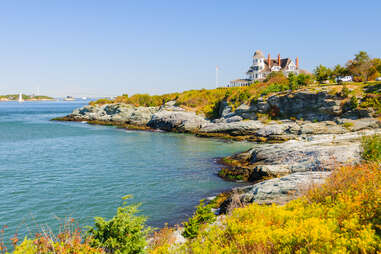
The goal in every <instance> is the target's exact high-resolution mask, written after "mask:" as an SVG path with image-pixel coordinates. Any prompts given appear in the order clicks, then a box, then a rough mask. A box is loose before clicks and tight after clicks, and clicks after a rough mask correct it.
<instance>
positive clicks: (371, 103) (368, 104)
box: [360, 94, 381, 114]
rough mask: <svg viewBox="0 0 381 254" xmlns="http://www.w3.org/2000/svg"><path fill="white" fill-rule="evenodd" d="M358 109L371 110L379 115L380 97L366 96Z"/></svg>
mask: <svg viewBox="0 0 381 254" xmlns="http://www.w3.org/2000/svg"><path fill="white" fill-rule="evenodd" d="M360 107H361V108H373V109H374V110H375V111H376V113H378V114H381V95H371V94H368V95H367V96H365V98H364V99H363V101H362V102H361V103H360Z"/></svg>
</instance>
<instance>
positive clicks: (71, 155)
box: [0, 102, 250, 238]
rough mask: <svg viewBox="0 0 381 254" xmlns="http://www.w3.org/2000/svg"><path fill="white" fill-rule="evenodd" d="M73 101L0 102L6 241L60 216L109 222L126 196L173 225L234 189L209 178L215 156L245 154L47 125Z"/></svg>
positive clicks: (219, 146)
mask: <svg viewBox="0 0 381 254" xmlns="http://www.w3.org/2000/svg"><path fill="white" fill-rule="evenodd" d="M82 105H84V103H78V102H25V103H21V104H19V103H17V102H1V103H0V198H1V201H0V226H2V225H5V224H6V225H8V227H9V228H8V229H7V230H6V234H5V238H9V236H11V235H12V234H14V233H15V232H18V233H19V235H24V234H25V233H31V232H34V231H35V230H36V228H40V227H41V226H42V225H49V227H51V228H52V229H53V230H54V229H57V228H58V225H60V224H61V223H62V222H63V221H62V219H64V218H65V217H73V218H75V220H76V222H77V223H79V225H81V226H82V225H92V223H93V217H94V216H102V217H107V218H110V217H112V216H113V215H114V214H115V211H116V208H117V207H118V206H120V205H121V203H122V200H121V197H123V196H124V195H126V194H132V195H133V196H134V199H133V200H132V201H133V202H141V203H142V206H141V209H142V210H143V211H142V213H143V214H144V215H146V216H147V217H148V224H149V225H151V226H155V227H159V226H162V225H163V224H164V223H165V222H169V223H170V224H173V223H179V222H181V221H183V220H184V219H185V218H186V217H187V216H189V215H191V214H192V212H193V207H194V206H195V205H197V204H198V201H199V200H200V199H202V198H204V197H207V196H210V195H214V194H216V193H218V192H219V191H222V190H225V189H229V188H231V187H233V186H237V183H231V182H226V181H223V180H221V179H220V178H218V177H217V176H216V175H215V174H216V172H217V170H218V165H216V164H215V161H214V158H216V157H220V156H226V155H230V154H232V153H235V152H240V151H244V150H247V149H248V148H249V146H250V145H249V144H246V143H225V142H222V141H216V140H211V139H202V138H197V137H194V136H191V135H183V134H171V133H151V132H139V131H126V130H123V129H117V128H113V127H105V126H91V125H87V124H84V123H72V122H53V121H49V119H51V118H54V117H57V116H63V115H66V114H68V113H70V112H71V111H72V110H73V109H74V108H77V107H80V106H82Z"/></svg>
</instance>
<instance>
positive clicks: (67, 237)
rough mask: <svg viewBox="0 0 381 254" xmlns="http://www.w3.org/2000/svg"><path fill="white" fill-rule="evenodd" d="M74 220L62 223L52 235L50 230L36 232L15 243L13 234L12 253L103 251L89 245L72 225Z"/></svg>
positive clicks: (93, 253) (59, 253) (66, 253)
mask: <svg viewBox="0 0 381 254" xmlns="http://www.w3.org/2000/svg"><path fill="white" fill-rule="evenodd" d="M73 222H74V220H73V219H71V220H69V221H68V222H66V223H65V224H64V226H63V227H62V228H63V230H62V231H61V232H60V233H59V234H57V235H54V234H53V233H51V232H50V231H44V230H43V233H41V234H36V236H35V238H34V239H28V238H27V237H25V238H24V240H23V241H22V242H21V243H20V244H19V245H17V242H18V239H17V236H15V237H14V238H13V239H12V241H13V244H14V246H15V250H14V252H13V253H14V254H39V253H56V254H72V253H86V254H87V253H88V254H96V253H104V251H103V250H102V249H101V248H94V247H92V246H90V244H89V239H84V238H83V236H82V234H81V231H80V229H79V228H74V227H73Z"/></svg>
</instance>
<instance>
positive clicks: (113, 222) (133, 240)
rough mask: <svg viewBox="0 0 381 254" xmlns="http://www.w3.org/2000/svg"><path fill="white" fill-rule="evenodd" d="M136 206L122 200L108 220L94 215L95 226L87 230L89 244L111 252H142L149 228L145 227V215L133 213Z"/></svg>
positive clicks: (136, 210)
mask: <svg viewBox="0 0 381 254" xmlns="http://www.w3.org/2000/svg"><path fill="white" fill-rule="evenodd" d="M129 197H130V196H126V197H124V199H127V198H129ZM138 207H139V204H135V205H126V202H124V203H123V206H122V207H119V208H118V209H117V213H116V215H115V216H114V217H113V218H112V219H110V220H109V221H106V220H105V219H104V218H101V217H96V218H95V226H94V227H90V228H89V230H88V234H89V236H90V239H91V240H90V244H91V245H92V246H93V247H97V248H103V249H105V250H107V251H111V252H113V253H143V252H144V248H145V247H146V237H147V235H148V233H149V232H150V228H146V227H145V221H146V219H145V217H142V216H136V215H135V214H136V213H137V212H138Z"/></svg>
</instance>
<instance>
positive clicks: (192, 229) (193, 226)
mask: <svg viewBox="0 0 381 254" xmlns="http://www.w3.org/2000/svg"><path fill="white" fill-rule="evenodd" d="M215 220H216V215H215V214H214V213H213V212H212V204H207V205H206V204H205V201H204V200H201V201H200V204H199V205H198V206H197V209H196V212H195V213H194V215H193V217H191V218H189V220H188V222H184V232H183V236H184V237H186V238H195V237H196V236H197V235H198V233H199V232H200V229H201V226H202V225H204V224H208V223H212V222H214V221H215Z"/></svg>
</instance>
